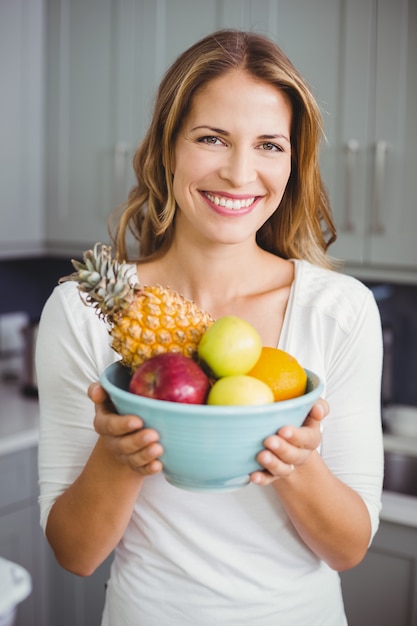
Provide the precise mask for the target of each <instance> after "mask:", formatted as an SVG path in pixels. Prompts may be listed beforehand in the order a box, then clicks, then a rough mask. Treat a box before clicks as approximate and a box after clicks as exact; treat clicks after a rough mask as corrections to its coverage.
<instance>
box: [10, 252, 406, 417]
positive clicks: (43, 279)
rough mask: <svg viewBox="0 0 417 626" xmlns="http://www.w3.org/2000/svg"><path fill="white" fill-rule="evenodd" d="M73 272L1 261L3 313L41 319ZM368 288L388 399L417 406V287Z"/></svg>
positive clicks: (43, 262) (48, 262)
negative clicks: (387, 353) (385, 347)
mask: <svg viewBox="0 0 417 626" xmlns="http://www.w3.org/2000/svg"><path fill="white" fill-rule="evenodd" d="M71 272H72V265H71V263H70V261H69V260H68V259H62V258H34V259H22V260H13V261H0V284H1V285H3V296H2V298H0V314H1V313H9V312H13V311H24V312H26V313H27V314H28V315H29V317H30V318H31V319H34V320H36V319H38V318H39V316H40V313H41V311H42V307H43V305H44V303H45V301H46V299H47V298H48V296H49V294H50V293H51V291H52V289H53V288H54V286H55V285H56V284H57V281H58V279H59V278H60V277H61V276H64V275H67V274H70V273H71ZM369 286H370V287H371V288H372V290H373V291H374V294H375V297H376V299H377V302H378V306H379V309H380V312H381V319H382V322H383V326H384V327H385V328H386V329H388V330H389V331H391V335H392V340H393V352H392V373H393V380H392V389H391V391H390V392H389V396H390V397H389V399H390V401H391V402H393V403H396V404H411V405H414V406H417V315H416V312H417V286H408V285H389V284H381V283H369Z"/></svg>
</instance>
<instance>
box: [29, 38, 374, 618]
mask: <svg viewBox="0 0 417 626" xmlns="http://www.w3.org/2000/svg"><path fill="white" fill-rule="evenodd" d="M320 138H321V118H320V115H319V110H318V107H317V104H316V102H315V101H314V99H313V97H312V95H311V93H310V91H309V89H308V87H307V86H306V84H305V82H304V81H303V79H302V78H301V76H300V75H299V73H298V72H297V71H296V70H295V68H294V67H293V65H292V64H291V63H290V61H289V60H288V59H287V57H286V56H285V55H284V54H283V53H282V51H281V50H280V49H279V48H278V46H276V44H274V43H273V42H272V41H270V40H268V39H266V38H265V37H263V36H260V35H257V34H255V33H246V32H240V31H235V30H227V31H220V32H217V33H214V34H212V35H209V36H207V37H205V38H204V39H202V40H201V41H199V42H197V43H196V44H195V45H193V46H192V47H191V48H189V49H188V50H186V51H185V52H184V53H183V54H182V55H180V56H179V57H178V59H177V60H176V61H175V62H174V63H173V65H172V66H171V67H170V68H169V69H168V71H167V73H166V74H165V76H164V78H163V80H162V82H161V85H160V88H159V91H158V94H157V98H156V102H155V110H154V114H153V118H152V121H151V124H150V128H149V131H148V133H147V134H146V136H145V138H144V140H143V142H142V143H141V145H140V146H139V147H138V150H137V152H136V155H135V157H134V169H135V173H136V178H137V181H136V184H135V186H134V187H133V189H132V191H131V193H130V195H129V197H128V199H127V202H126V204H125V205H124V206H123V207H122V208H121V211H122V212H121V214H120V211H119V212H117V213H116V218H117V219H118V222H117V223H116V228H115V232H114V237H115V238H114V244H115V248H116V250H115V251H116V255H117V256H118V257H119V259H121V260H125V259H126V257H127V251H126V242H125V239H126V236H127V234H128V233H129V232H130V233H133V236H134V237H135V240H136V242H137V250H136V252H135V253H134V255H133V258H130V264H129V266H128V271H129V276H131V277H132V281H133V283H134V284H135V285H136V288H137V289H138V293H139V292H141V291H142V293H143V292H145V291H146V289H147V288H151V286H157V285H160V286H161V287H162V289H165V288H167V287H170V288H171V290H173V291H174V292H177V293H180V294H182V296H184V297H185V298H187V299H188V300H192V301H194V303H195V305H196V306H197V307H198V308H199V309H200V310H204V311H207V312H208V313H209V314H210V316H211V317H212V318H214V319H218V318H222V317H225V316H235V317H238V318H240V319H242V320H245V321H246V322H249V324H250V325H251V326H252V327H253V328H254V329H255V330H256V331H257V333H258V335H259V337H260V340H261V344H262V346H259V345H258V348H260V347H272V348H274V349H275V350H276V349H277V348H279V349H280V350H283V351H285V352H287V353H289V354H291V355H293V356H294V357H295V359H296V360H297V362H298V363H300V364H301V365H302V367H303V368H305V369H306V370H310V371H314V372H316V373H317V375H318V376H319V377H320V378H321V379H322V381H323V383H324V387H325V394H326V400H324V399H319V400H318V401H317V402H316V403H315V404H314V406H313V407H312V409H311V411H310V413H309V415H308V416H307V418H306V419H305V421H304V423H303V424H302V426H301V427H296V426H295V425H292V424H288V423H287V425H284V426H283V427H282V428H281V427H278V425H277V426H276V428H271V431H272V432H270V433H269V434H268V435H267V436H266V438H265V439H264V440H263V441H262V445H259V448H260V449H259V452H258V453H257V454H255V457H254V460H256V464H257V465H256V466H255V467H256V469H254V471H251V473H249V474H248V475H247V476H246V477H245V478H246V480H245V481H244V482H246V483H248V486H246V487H245V488H242V489H240V490H237V491H230V492H227V493H216V492H212V493H210V494H206V493H199V492H190V491H188V492H187V491H185V490H182V489H178V488H176V487H175V486H173V485H171V484H169V483H168V482H167V481H166V480H165V479H164V477H163V473H162V469H163V459H164V441H163V437H162V435H160V433H159V432H158V430H157V429H156V428H150V427H146V423H145V422H144V420H143V419H142V416H135V415H119V414H117V413H116V412H115V410H114V407H113V406H112V405H111V404H110V403H109V399H108V396H107V395H106V393H105V390H104V388H102V387H100V385H99V384H97V383H95V384H92V383H94V381H97V380H98V379H99V377H100V375H101V374H102V372H103V371H104V370H107V367H108V366H109V365H110V364H111V363H113V362H114V361H115V360H116V359H117V356H116V355H115V353H114V352H112V350H111V348H110V345H109V336H108V332H107V330H106V328H105V326H104V324H103V322H102V321H101V320H100V319H98V316H97V315H95V314H94V311H93V310H92V308H91V307H85V306H84V305H83V303H82V302H81V300H80V298H79V293H78V291H77V288H76V285H75V283H74V282H64V283H63V284H61V285H59V286H58V287H57V288H56V289H55V290H54V292H53V294H52V295H51V297H50V299H49V300H48V302H47V304H46V306H45V309H44V311H43V314H42V319H41V324H40V329H39V335H38V336H39V339H38V356H37V372H38V385H39V396H40V406H41V416H42V417H41V420H42V428H41V432H42V434H41V442H40V462H39V463H40V487H41V498H40V502H41V514H42V524H43V526H44V528H45V532H46V536H47V538H48V541H49V542H50V544H51V546H52V548H53V550H54V552H55V555H56V557H57V559H58V561H59V562H60V563H61V564H62V565H63V567H65V568H66V569H69V570H70V571H73V572H75V573H77V574H80V575H88V574H90V573H91V572H93V571H94V570H95V568H97V566H98V565H99V564H100V563H101V562H102V561H103V560H104V559H105V558H106V557H107V556H108V555H109V554H110V553H111V552H112V550H115V560H114V563H113V566H112V573H111V577H110V580H109V584H108V587H107V592H106V603H105V608H104V614H103V621H102V626H114V625H115V624H120V625H123V626H136V625H137V624H138V623H140V624H141V626H151V625H152V624H170V626H171V625H172V626H183V624H198V625H199V626H217V625H218V624H221V625H222V626H232V625H233V624H257V625H258V626H276V625H277V624H285V626H311V624H321V625H322V626H345V625H346V618H345V613H344V607H343V600H342V594H341V590H340V580H339V575H338V573H337V572H338V571H340V570H344V569H347V568H350V567H353V566H354V565H356V564H357V563H358V562H359V561H360V560H361V559H362V558H363V556H364V555H365V553H366V551H367V548H368V546H369V544H370V541H371V539H372V537H373V535H374V533H375V531H376V529H377V527H378V516H379V510H380V502H381V487H382V462H383V449H382V432H381V421H380V377H381V363H382V341H381V329H380V321H379V315H378V309H377V307H376V304H375V301H374V299H373V296H372V293H371V292H370V291H369V290H368V289H367V288H366V287H365V286H364V285H362V284H361V283H359V282H358V281H357V280H355V279H353V278H350V277H348V276H343V275H341V274H338V273H336V272H335V271H333V270H331V269H330V268H331V265H332V264H331V260H330V259H329V257H328V255H327V249H328V246H329V244H330V242H331V241H332V239H333V238H334V236H335V230H334V225H333V221H332V217H331V211H330V207H329V204H328V199H327V196H326V193H325V190H324V187H323V184H322V180H321V175H320V170H319V167H318V150H319V142H320ZM128 260H129V259H128ZM104 266H105V267H104V269H107V270H108V269H109V268H108V266H106V265H105V264H104ZM88 269H89V270H91V268H88ZM93 274H94V276H93V277H92V282H93V283H94V286H95V287H97V291H98V293H99V294H102V292H103V285H102V284H101V283H100V280H99V278H100V273H99V272H93ZM110 282H111V285H112V288H113V289H114V292H115V294H116V295H117V294H118V293H120V289H121V285H120V282H119V281H118V280H117V277H116V276H112V277H111V281H110ZM138 282H139V283H140V284H141V285H142V289H141V288H140V284H139V286H138ZM158 288H159V287H158ZM110 299H112V298H110ZM113 303H114V302H113ZM175 313H178V311H177V310H176V307H175V306H172V307H170V312H169V314H175ZM140 314H141V311H140V309H139V311H138V316H139V317H140ZM159 315H160V308H158V311H156V312H155V315H153V317H152V319H153V320H154V321H155V323H156V329H155V330H156V331H157V330H158V319H159ZM185 318H187V316H185ZM165 321H166V320H165ZM189 321H190V320H188V319H185V320H184V322H185V323H188V322H189ZM128 325H129V327H130V326H131V324H128ZM126 335H127V333H126ZM131 343H132V342H130V344H131ZM203 347H204V346H203ZM222 360H223V359H222ZM266 369H267V370H269V366H268V367H267V368H266ZM264 373H265V374H268V371H267V372H263V371H262V373H261V374H262V376H263V374H264ZM87 390H89V391H88V393H89V397H88V396H87ZM270 399H272V396H271V394H270ZM177 406H180V405H178V403H177ZM184 406H185V405H184ZM188 406H190V405H188ZM270 406H273V403H271V404H270ZM205 408H207V407H205ZM210 408H213V407H210ZM126 410H127V409H126ZM195 418H196V419H197V416H195ZM239 419H240V421H239ZM236 420H237V424H235V426H237V431H238V432H242V438H243V434H244V433H245V434H246V435H247V434H248V432H249V431H250V428H249V426H247V425H245V424H246V423H245V422H244V420H243V415H240V418H239V412H238V413H237V415H236ZM174 426H175V425H174ZM243 431H244V433H243ZM234 432H235V431H234ZM202 438H203V439H204V435H202ZM229 438H230V435H229ZM233 439H234V441H233V443H234V444H236V442H239V441H240V439H239V438H238V437H237V436H236V437H233ZM203 443H204V441H203ZM224 444H225V448H226V450H227V449H229V448H230V447H231V446H229V441H228V440H227V437H226V441H225V442H224ZM226 460H227V452H226Z"/></svg>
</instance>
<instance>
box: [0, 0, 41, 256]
mask: <svg viewBox="0 0 417 626" xmlns="http://www.w3.org/2000/svg"><path fill="white" fill-rule="evenodd" d="M44 16H45V14H44V0H2V1H1V2H0V84H1V100H0V112H1V114H0V172H1V185H0V258H1V257H7V258H11V257H17V256H24V255H28V254H34V253H38V252H40V251H41V250H42V247H43V239H44V211H45V197H44V159H43V147H44V140H43V134H44V124H43V120H44V100H45V98H44Z"/></svg>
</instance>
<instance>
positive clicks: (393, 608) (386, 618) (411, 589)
mask: <svg viewBox="0 0 417 626" xmlns="http://www.w3.org/2000/svg"><path fill="white" fill-rule="evenodd" d="M416 573H417V528H415V527H411V526H406V525H402V524H395V523H391V522H387V521H382V522H381V526H380V528H379V530H378V532H377V534H376V535H375V539H374V542H373V544H372V547H371V548H370V551H369V552H368V554H367V556H366V557H365V559H364V560H363V561H362V563H360V565H358V566H357V567H355V568H354V569H352V570H350V571H347V572H343V573H342V574H341V578H342V589H343V596H344V600H345V607H346V614H347V617H348V622H349V626H371V624H372V625H373V624H375V625H378V626H393V625H394V624H395V626H413V625H415V624H417V576H416Z"/></svg>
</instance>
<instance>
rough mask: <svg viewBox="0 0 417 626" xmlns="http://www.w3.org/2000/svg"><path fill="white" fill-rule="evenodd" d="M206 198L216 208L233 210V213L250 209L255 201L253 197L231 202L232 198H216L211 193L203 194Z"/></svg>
mask: <svg viewBox="0 0 417 626" xmlns="http://www.w3.org/2000/svg"><path fill="white" fill-rule="evenodd" d="M204 195H205V196H206V198H208V199H209V200H210V202H212V203H213V204H215V205H216V206H221V207H224V208H226V209H233V210H234V211H239V209H247V208H248V207H250V206H251V205H252V204H253V203H254V202H255V200H256V198H255V197H252V198H242V199H241V200H233V199H232V198H225V197H224V196H216V195H213V194H211V193H207V192H204Z"/></svg>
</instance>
